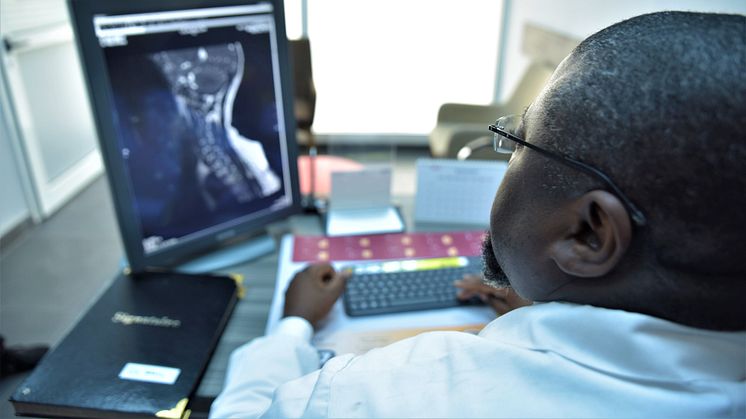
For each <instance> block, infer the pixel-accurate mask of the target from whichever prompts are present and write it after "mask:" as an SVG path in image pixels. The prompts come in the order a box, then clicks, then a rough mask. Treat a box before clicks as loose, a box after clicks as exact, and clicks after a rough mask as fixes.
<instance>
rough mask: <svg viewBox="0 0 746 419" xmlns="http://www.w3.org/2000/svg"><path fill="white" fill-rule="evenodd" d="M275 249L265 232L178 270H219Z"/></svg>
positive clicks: (272, 241) (194, 260) (186, 264)
mask: <svg viewBox="0 0 746 419" xmlns="http://www.w3.org/2000/svg"><path fill="white" fill-rule="evenodd" d="M274 250H275V241H274V240H273V239H272V237H270V236H269V234H266V233H263V234H260V235H257V236H252V237H251V238H249V239H248V240H244V241H241V242H239V243H236V244H232V245H230V246H228V247H224V248H222V249H219V250H216V251H213V252H210V253H208V254H205V255H202V256H200V257H198V258H196V259H193V260H191V261H189V262H187V263H184V264H182V265H179V266H178V267H177V268H176V270H177V271H179V272H186V273H205V272H214V271H219V270H221V269H225V268H228V267H230V266H234V265H239V264H241V263H245V262H248V261H250V260H252V259H256V258H258V257H260V256H264V255H266V254H269V253H272V252H273V251H274Z"/></svg>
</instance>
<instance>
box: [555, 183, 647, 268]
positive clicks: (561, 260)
mask: <svg viewBox="0 0 746 419" xmlns="http://www.w3.org/2000/svg"><path fill="white" fill-rule="evenodd" d="M562 220H565V221H564V223H565V224H566V225H564V226H562V231H563V233H562V235H561V236H560V237H557V238H556V240H555V242H554V243H553V244H552V246H551V247H550V249H549V252H550V257H551V258H552V259H553V260H554V261H555V263H556V264H557V266H558V267H559V268H560V269H561V270H562V271H563V272H565V273H567V274H569V275H573V276H577V277H584V278H588V277H598V276H602V275H605V274H607V273H608V272H609V271H611V270H612V269H614V267H615V266H616V265H617V264H618V263H619V261H620V260H621V259H622V257H623V256H624V253H625V252H626V251H627V248H628V247H629V244H630V241H631V239H632V226H631V224H630V218H629V214H628V213H627V209H626V208H625V207H624V205H623V204H622V202H621V201H620V200H619V198H617V197H616V196H615V195H614V194H611V193H609V192H606V191H602V190H594V191H591V192H588V193H586V194H584V195H583V196H581V197H580V198H578V199H577V200H575V201H574V202H573V203H571V204H570V208H569V214H568V215H567V216H566V217H562Z"/></svg>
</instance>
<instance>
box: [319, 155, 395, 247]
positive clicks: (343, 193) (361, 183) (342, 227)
mask: <svg viewBox="0 0 746 419" xmlns="http://www.w3.org/2000/svg"><path fill="white" fill-rule="evenodd" d="M401 231H404V220H402V218H401V215H400V214H399V211H397V209H396V208H395V207H394V206H393V205H391V168H390V167H366V168H365V169H363V170H358V171H354V172H332V191H331V196H330V198H329V211H328V212H327V214H326V235H327V236H330V237H335V236H351V235H357V234H378V233H398V232H401Z"/></svg>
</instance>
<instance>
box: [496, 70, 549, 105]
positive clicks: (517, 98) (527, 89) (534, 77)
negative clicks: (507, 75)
mask: <svg viewBox="0 0 746 419" xmlns="http://www.w3.org/2000/svg"><path fill="white" fill-rule="evenodd" d="M553 72H554V68H553V67H552V66H549V65H547V64H544V63H538V62H534V63H532V64H531V65H529V67H528V69H526V72H525V73H523V77H521V80H520V81H519V82H518V85H517V86H516V88H515V90H514V91H513V94H512V95H511V96H510V99H508V100H507V101H506V102H505V105H504V106H505V110H506V111H507V112H506V114H520V113H522V112H523V110H524V109H525V108H526V107H527V106H528V105H530V104H531V102H533V100H534V99H535V98H536V96H537V95H538V94H539V93H540V92H541V89H542V88H543V87H544V85H545V84H546V83H547V81H549V77H551V76H552V73H553Z"/></svg>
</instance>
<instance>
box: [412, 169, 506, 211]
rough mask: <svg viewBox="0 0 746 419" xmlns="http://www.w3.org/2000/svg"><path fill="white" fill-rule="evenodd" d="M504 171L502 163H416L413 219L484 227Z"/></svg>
mask: <svg viewBox="0 0 746 419" xmlns="http://www.w3.org/2000/svg"><path fill="white" fill-rule="evenodd" d="M507 170H508V163H507V162H502V161H462V160H433V159H419V160H417V195H416V197H415V211H414V220H415V221H416V222H424V223H449V224H466V225H474V226H487V225H488V224H489V219H490V208H491V207H492V200H493V199H494V197H495V192H497V188H498V187H499V186H500V182H501V181H502V178H503V176H505V172H506V171H507Z"/></svg>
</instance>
